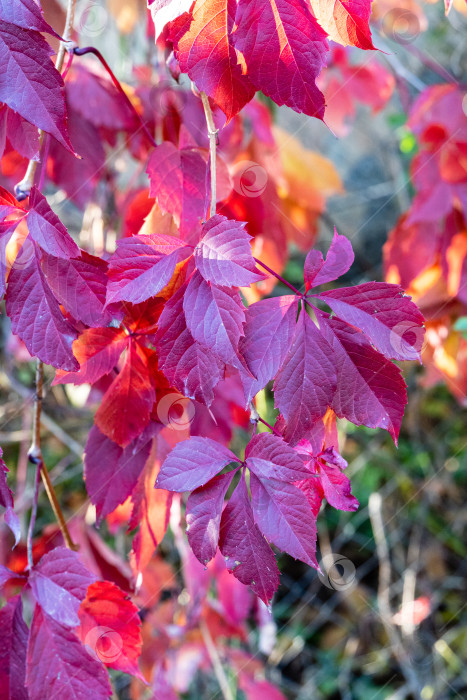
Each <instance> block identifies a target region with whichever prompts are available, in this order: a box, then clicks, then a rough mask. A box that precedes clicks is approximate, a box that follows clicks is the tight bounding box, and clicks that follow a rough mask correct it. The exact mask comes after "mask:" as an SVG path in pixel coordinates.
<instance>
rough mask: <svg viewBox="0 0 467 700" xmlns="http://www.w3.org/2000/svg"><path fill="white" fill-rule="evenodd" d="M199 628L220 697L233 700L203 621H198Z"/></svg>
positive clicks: (216, 652)
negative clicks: (218, 687)
mask: <svg viewBox="0 0 467 700" xmlns="http://www.w3.org/2000/svg"><path fill="white" fill-rule="evenodd" d="M199 628H200V631H201V635H202V637H203V642H204V646H205V647H206V651H207V652H208V656H209V659H210V661H211V665H212V668H213V671H214V674H215V676H216V678H217V682H218V683H219V686H220V689H221V693H222V696H223V697H224V700H234V696H233V694H232V691H231V689H230V686H229V681H228V680H227V676H226V675H225V671H224V667H223V666H222V662H221V660H220V657H219V653H218V651H217V649H216V645H215V644H214V641H213V639H212V637H211V633H210V631H209V628H208V626H207V624H206V622H205V621H204V620H200V623H199Z"/></svg>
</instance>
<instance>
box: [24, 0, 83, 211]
mask: <svg viewBox="0 0 467 700" xmlns="http://www.w3.org/2000/svg"><path fill="white" fill-rule="evenodd" d="M75 3H76V0H68V5H67V11H66V19H65V29H64V30H63V41H61V42H60V47H59V49H58V52H57V58H56V60H55V68H56V69H57V70H58V72H59V73H61V71H62V68H63V63H64V61H65V55H66V50H67V48H66V47H67V44H68V43H69V42H70V40H71V33H72V31H73V21H74V18H75ZM44 138H45V132H44V131H42V129H39V153H41V151H42V146H43V144H44ZM42 161H43V157H42V158H39V160H30V161H29V165H28V168H27V170H26V175H25V176H24V178H23V179H22V180H21V182H18V184H17V185H16V187H15V194H16V198H17V200H18V201H19V202H21V201H22V200H23V199H26V198H27V197H29V193H30V191H31V189H32V187H33V186H34V180H35V177H36V170H37V166H38V165H39V163H41V162H42Z"/></svg>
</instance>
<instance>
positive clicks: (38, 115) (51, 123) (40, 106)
mask: <svg viewBox="0 0 467 700" xmlns="http://www.w3.org/2000/svg"><path fill="white" fill-rule="evenodd" d="M52 53H53V51H52V49H51V48H50V46H49V45H48V43H47V42H46V40H45V39H44V37H43V36H42V35H41V34H39V33H38V32H35V31H30V30H28V29H21V28H20V27H17V26H15V25H14V24H9V23H8V22H3V21H1V20H0V101H1V102H5V104H7V105H8V106H9V107H11V109H13V110H14V111H15V112H18V113H19V114H20V115H21V116H22V117H23V118H24V119H26V120H27V121H28V122H31V123H32V124H34V125H35V126H37V127H38V128H39V129H43V130H44V131H46V132H47V133H48V134H51V135H52V136H53V137H54V138H56V139H57V141H59V142H60V143H61V144H62V146H65V148H68V149H69V150H70V151H71V152H72V153H73V147H72V145H71V143H70V139H69V138H68V131H67V126H66V109H65V98H64V96H63V80H62V76H61V75H60V73H59V72H58V71H57V70H56V69H55V67H54V65H53V63H52V61H51V60H50V55H51V54H52Z"/></svg>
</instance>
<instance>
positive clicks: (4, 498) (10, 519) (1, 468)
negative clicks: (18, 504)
mask: <svg viewBox="0 0 467 700" xmlns="http://www.w3.org/2000/svg"><path fill="white" fill-rule="evenodd" d="M2 455H3V450H2V448H1V447H0V506H3V507H4V508H6V511H5V515H4V518H5V522H6V524H7V525H8V527H9V528H10V530H11V531H12V533H13V534H14V536H15V546H16V545H17V544H18V542H19V541H20V539H21V525H20V522H19V518H18V516H17V515H16V513H15V511H14V510H13V494H12V492H11V489H10V488H9V487H8V484H7V481H6V475H7V474H8V471H9V470H8V468H7V466H6V464H5V462H4V461H3V459H2Z"/></svg>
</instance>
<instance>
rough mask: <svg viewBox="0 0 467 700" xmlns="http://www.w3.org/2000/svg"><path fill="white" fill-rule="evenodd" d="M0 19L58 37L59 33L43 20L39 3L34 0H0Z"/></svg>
mask: <svg viewBox="0 0 467 700" xmlns="http://www.w3.org/2000/svg"><path fill="white" fill-rule="evenodd" d="M0 20H2V21H3V22H10V24H16V26H17V27H22V28H23V29H32V30H33V31H36V32H47V33H48V34H53V35H54V36H55V37H57V38H58V39H59V38H60V37H59V35H58V34H57V33H56V32H55V31H54V30H53V29H52V27H51V26H50V24H48V22H46V21H45V19H44V16H43V13H42V10H41V7H40V5H39V4H38V3H37V2H36V0H15V1H14V2H12V1H11V0H0Z"/></svg>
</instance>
